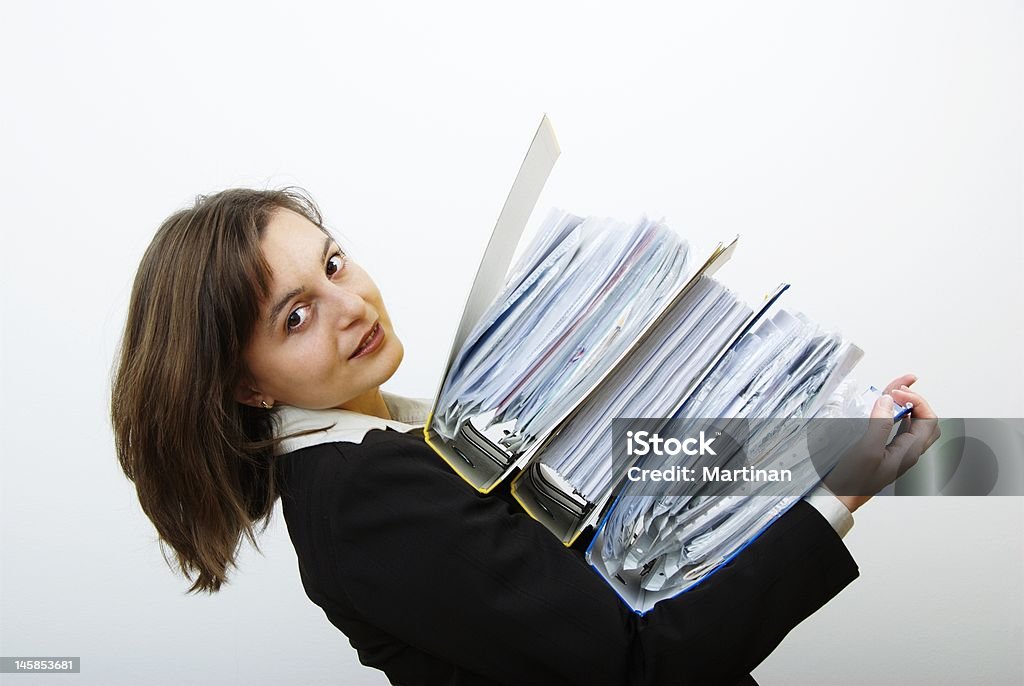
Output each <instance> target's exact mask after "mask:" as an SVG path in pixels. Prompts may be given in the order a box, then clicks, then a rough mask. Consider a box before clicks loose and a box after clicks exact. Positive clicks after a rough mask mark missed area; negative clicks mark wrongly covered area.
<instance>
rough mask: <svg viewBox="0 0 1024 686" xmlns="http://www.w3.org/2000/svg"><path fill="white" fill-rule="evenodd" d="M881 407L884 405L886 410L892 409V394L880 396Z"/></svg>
mask: <svg viewBox="0 0 1024 686" xmlns="http://www.w3.org/2000/svg"><path fill="white" fill-rule="evenodd" d="M882 407H884V408H885V409H887V410H891V409H892V396H891V395H889V394H888V393H886V394H885V395H883V396H882Z"/></svg>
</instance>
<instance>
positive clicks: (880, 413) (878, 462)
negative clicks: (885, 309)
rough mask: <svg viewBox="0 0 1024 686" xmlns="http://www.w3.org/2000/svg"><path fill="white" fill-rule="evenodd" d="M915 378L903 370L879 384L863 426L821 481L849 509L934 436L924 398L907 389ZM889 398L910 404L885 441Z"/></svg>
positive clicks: (935, 426)
mask: <svg viewBox="0 0 1024 686" xmlns="http://www.w3.org/2000/svg"><path fill="white" fill-rule="evenodd" d="M915 381H917V377H916V376H914V375H913V374H905V375H903V376H901V377H899V378H898V379H895V380H893V381H892V382H890V383H889V385H888V386H886V387H885V390H884V391H883V393H882V396H881V397H880V398H879V399H878V400H877V401H876V402H875V405H874V407H873V408H872V409H871V419H870V420H869V422H868V430H867V431H866V432H865V434H864V436H863V437H862V438H861V440H860V441H858V443H857V444H856V445H855V446H854V447H853V448H851V449H850V450H849V451H848V452H847V453H846V454H845V455H844V456H843V457H842V459H840V461H839V463H838V464H837V465H836V467H835V469H833V470H832V471H831V472H830V473H829V475H828V477H826V478H825V485H826V486H827V487H828V488H829V490H831V491H832V492H833V493H835V494H836V497H837V498H838V499H839V501H840V502H842V503H843V504H844V505H846V507H847V509H848V510H850V512H855V511H856V510H857V508H859V507H860V506H861V505H863V504H864V503H866V502H867V501H868V500H870V499H871V496H872V495H874V494H875V493H878V492H879V491H880V490H882V489H883V488H885V487H886V486H888V485H889V484H891V483H892V482H893V481H895V480H896V479H897V478H898V477H899V476H901V475H902V474H903V472H905V471H907V470H908V469H910V468H911V467H913V466H914V465H915V464H916V463H917V459H918V458H919V457H921V453H923V452H924V451H926V450H928V448H929V447H931V445H932V443H934V442H935V441H937V440H938V438H939V421H938V417H937V416H936V415H935V413H934V412H933V411H932V408H931V406H929V405H928V401H927V400H925V399H924V398H923V397H922V396H921V395H920V394H918V393H915V392H913V391H912V390H910V386H912V385H913V383H914V382H915ZM894 400H895V401H896V402H898V403H899V404H900V405H904V404H906V403H908V402H910V403H913V409H912V410H911V414H910V415H908V416H906V417H904V418H903V420H902V423H901V424H900V429H899V431H898V432H897V434H896V436H895V437H894V438H893V439H892V441H891V442H889V444H888V445H886V441H887V440H888V439H889V434H890V433H892V414H893V401H894Z"/></svg>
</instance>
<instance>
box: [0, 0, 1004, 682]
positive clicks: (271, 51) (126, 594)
mask: <svg viewBox="0 0 1024 686" xmlns="http://www.w3.org/2000/svg"><path fill="white" fill-rule="evenodd" d="M366 4H368V3H360V4H359V5H358V6H357V5H355V4H354V3H353V4H352V5H351V6H346V5H344V4H342V3H326V2H325V3H322V4H311V3H305V4H304V3H294V2H287V3H286V2H277V3H273V4H267V3H256V2H246V3H237V4H230V5H228V4H220V3H208V2H203V3H196V2H189V3H182V2H178V3H161V4H155V3H154V4H148V3H128V2H125V3H116V4H115V3H98V2H92V3H71V2H67V3H47V2H20V3H17V4H16V5H15V4H13V3H5V7H4V12H3V15H4V19H3V22H2V28H0V63H2V64H3V68H2V72H0V74H2V76H0V79H2V88H0V98H2V107H0V142H2V148H0V150H2V151H0V157H2V163H0V164H2V168H0V169H2V171H0V173H2V178H0V189H2V191H0V192H2V193H3V218H2V221H0V226H2V231H3V241H2V246H0V250H2V260H3V263H2V271H0V278H2V279H3V289H2V293H3V312H2V314H3V317H2V323H0V326H2V332H3V335H2V350H0V354H2V378H0V403H2V407H0V417H2V426H0V431H2V435H3V438H2V440H0V446H2V447H0V450H2V455H3V472H2V513H0V514H2V517H0V532H2V540H0V543H2V553H0V554H2V568H0V569H2V572H0V574H2V575H0V654H3V655H77V656H81V657H82V673H81V674H79V675H77V676H66V675H65V676H60V677H55V676H54V677H44V676H34V677H27V676H26V677H13V676H10V675H4V676H2V677H0V681H2V682H3V683H5V684H6V683H11V684H15V683H22V682H24V683H31V684H33V685H35V686H38V685H40V684H44V683H61V684H184V683H194V684H284V683H309V684H337V683H346V684H381V683H385V680H384V679H383V677H382V676H381V675H380V674H379V673H377V672H374V671H373V670H370V669H368V668H365V667H362V666H361V665H359V663H358V661H357V658H356V656H355V653H354V652H353V651H352V649H351V648H350V647H349V646H348V643H347V641H346V639H345V638H344V637H343V636H342V635H341V634H340V633H338V632H337V630H335V629H334V627H332V626H331V625H330V624H328V622H327V620H326V618H325V617H324V616H323V614H322V612H321V611H320V610H319V609H318V608H317V607H316V606H314V605H313V604H312V603H310V602H309V600H308V599H307V598H306V597H305V595H304V593H303V591H302V588H301V586H300V582H299V577H298V571H297V568H296V561H295V556H294V552H293V550H292V548H291V544H290V542H289V540H288V537H287V531H286V529H285V528H284V526H283V520H282V519H281V518H280V511H278V512H277V513H276V515H275V518H274V521H273V524H272V526H271V527H270V529H269V530H268V531H267V532H266V533H265V534H264V536H263V538H262V542H263V543H262V545H263V551H264V554H263V555H260V554H258V553H256V552H254V551H253V550H251V549H250V548H246V549H245V552H244V553H243V554H242V556H241V559H240V561H239V564H240V570H238V571H237V572H236V573H235V574H234V576H233V577H232V582H231V584H230V585H229V586H227V587H226V588H225V589H224V590H223V591H222V592H220V593H219V594H217V595H215V596H213V597H187V596H185V595H184V593H183V591H184V589H185V588H186V587H187V583H186V582H185V581H184V580H183V579H180V578H178V577H175V576H173V575H172V573H171V572H170V571H169V570H168V568H167V567H166V566H165V565H164V562H163V560H162V558H161V556H160V553H159V550H158V548H157V545H156V542H155V531H154V530H153V528H152V526H151V525H150V523H149V521H148V520H147V519H146V518H145V517H144V515H143V514H142V512H141V509H140V508H139V506H138V503H137V501H136V500H135V496H134V491H133V489H132V486H131V484H130V483H129V482H128V481H127V480H126V479H125V478H124V476H123V475H122V474H121V473H120V471H119V468H118V466H117V463H116V459H115V456H114V452H113V445H112V437H111V431H110V427H109V421H108V418H107V413H108V403H109V395H108V393H109V375H110V370H111V367H112V364H113V359H114V350H115V347H116V344H117V340H118V337H119V335H120V327H121V326H122V324H123V321H124V316H125V309H126V304H127V298H128V294H129V290H130V285H131V281H132V278H133V275H134V270H135V268H136V266H137V264H138V260H139V259H140V257H141V255H142V252H143V250H144V248H145V247H146V245H147V244H148V242H149V240H150V238H151V237H152V235H153V233H154V231H155V230H156V227H157V226H158V225H159V223H160V222H161V221H162V220H163V219H164V218H165V217H166V216H167V215H168V214H170V213H171V212H172V211H174V210H176V209H178V208H179V207H182V206H184V205H187V204H190V203H191V201H192V200H193V198H194V196H195V195H196V194H199V193H208V192H212V191H215V190H219V189H222V188H226V187H230V186H237V185H250V186H257V187H268V186H271V187H277V186H280V185H284V184H298V185H301V186H303V187H305V188H306V189H308V190H309V191H310V192H311V193H312V194H313V196H314V197H315V198H316V199H317V200H318V202H319V203H320V204H321V206H322V209H323V210H324V212H325V214H326V217H327V220H328V223H329V225H330V226H331V227H333V228H334V229H336V230H337V231H338V233H339V234H340V235H341V236H342V237H343V240H345V241H346V242H347V245H348V246H349V247H350V248H351V249H352V250H353V251H354V252H355V255H356V258H357V259H359V260H361V261H362V263H363V264H364V265H365V266H366V267H367V268H368V269H369V270H370V273H371V274H373V275H374V276H375V278H376V280H377V282H378V284H379V285H380V287H381V289H382V291H383V293H384V295H385V298H386V300H387V302H388V304H389V309H390V311H391V313H392V317H393V319H394V320H395V322H396V326H397V329H398V333H399V334H400V336H401V337H402V339H403V340H404V342H405V344H406V350H407V355H406V359H405V362H404V363H403V366H402V368H401V369H400V370H399V372H398V374H397V375H396V376H395V377H394V379H393V381H392V382H391V383H390V384H389V385H388V386H386V388H388V389H389V390H392V391H394V392H398V393H405V394H411V395H419V396H428V395H431V394H432V393H433V390H434V386H435V384H436V383H437V381H438V377H439V373H440V368H439V366H440V364H441V363H442V361H443V360H444V359H445V356H446V355H447V351H448V345H449V341H450V335H451V332H452V331H453V330H454V326H455V324H456V322H457V320H458V317H459V315H460V314H461V310H462V304H463V298H464V295H465V293H466V292H467V289H468V286H469V283H470V281H471V280H472V277H473V274H474V270H475V267H476V261H477V259H478V258H479V255H480V253H481V251H482V249H483V246H484V245H485V243H486V240H487V237H488V235H489V232H490V230H491V228H492V227H493V223H494V220H495V219H496V217H497V214H498V211H499V209H500V207H501V204H502V202H503V201H504V198H505V194H506V193H507V191H508V188H509V185H510V184H511V182H512V179H513V178H514V176H515V173H516V170H517V169H518V165H519V163H520V161H521V158H522V155H523V154H524V153H525V150H526V147H527V145H528V143H529V140H530V137H531V136H532V135H533V132H534V129H535V127H536V125H537V123H538V121H539V119H540V116H541V114H542V113H544V112H547V113H548V114H549V116H550V117H551V119H552V122H553V124H554V126H555V129H556V132H557V134H558V137H559V141H560V143H561V146H562V149H563V155H562V157H561V159H560V160H559V162H558V164H557V167H556V170H555V173H554V174H553V175H552V177H551V180H550V181H549V183H548V186H547V187H546V189H545V193H544V196H543V197H542V199H541V203H540V205H539V207H540V209H541V210H542V211H546V210H547V208H548V207H550V206H551V205H560V206H562V207H564V208H566V209H568V210H570V211H572V212H574V213H577V214H607V215H614V216H618V217H620V218H624V219H628V218H634V217H636V216H639V214H640V213H642V212H647V213H649V214H651V215H656V216H664V217H665V218H666V220H667V221H668V222H669V224H670V225H672V226H674V227H676V228H677V229H679V230H680V232H682V233H683V234H684V235H686V236H688V237H690V238H691V239H692V240H693V241H694V242H696V243H698V244H701V245H709V244H712V243H713V242H715V241H717V240H722V239H728V238H731V237H732V236H733V235H735V234H737V233H739V234H740V236H741V238H740V245H739V250H738V252H737V254H736V256H735V257H734V259H733V260H732V262H730V263H729V264H728V265H727V267H726V268H725V269H724V270H723V271H722V272H720V276H721V277H722V279H723V280H724V281H726V282H727V283H728V284H730V285H731V286H734V287H736V288H737V289H738V290H740V291H741V292H743V293H744V294H749V295H751V296H752V297H754V298H759V297H760V296H761V295H763V294H764V293H765V292H767V291H769V290H771V289H772V288H773V287H774V286H775V285H776V284H778V283H779V282H780V281H783V280H786V281H788V282H790V283H791V284H793V288H792V289H791V291H790V293H788V294H787V295H786V296H785V298H786V300H785V303H786V305H787V307H790V308H794V309H800V310H802V311H804V312H806V313H807V314H808V315H810V316H811V317H813V318H814V319H816V320H818V321H819V322H821V323H822V324H824V325H826V326H829V327H833V328H837V329H840V330H841V331H842V332H843V333H844V334H845V335H846V336H847V337H849V338H850V339H852V340H854V341H855V342H857V343H858V344H859V345H860V346H861V347H862V348H863V349H864V350H866V351H867V357H866V358H865V360H864V361H863V362H862V363H861V365H860V367H859V368H858V370H857V373H856V375H857V377H858V379H861V380H863V381H864V382H865V383H874V384H876V385H880V384H884V383H885V382H886V381H888V380H889V379H890V378H892V377H894V376H897V375H898V374H901V373H903V372H913V373H916V374H917V375H918V376H919V377H920V379H921V380H920V382H919V389H920V390H921V391H922V392H923V393H924V394H926V396H927V397H928V398H929V399H930V400H931V401H932V403H933V405H934V407H935V408H936V409H937V410H938V411H939V412H940V414H942V415H944V416H948V417H955V416H966V417H982V416H997V417H999V416H1003V417H1006V416H1017V417H1020V416H1024V400H1022V398H1021V395H1020V392H1019V389H1020V388H1021V387H1022V382H1024V368H1022V364H1021V360H1020V350H1021V340H1020V337H1021V334H1022V332H1024V327H1022V324H1024V295H1022V291H1024V289H1022V276H1021V274H1022V268H1024V261H1022V233H1024V219H1022V218H1024V208H1022V198H1024V175H1022V166H1024V163H1022V160H1024V125H1022V122H1024V97H1022V84H1024V40H1022V38H1024V6H1022V4H1021V3H1020V2H953V3H950V2H934V1H928V2H917V3H913V2H898V3H893V2H862V3H820V2H806V3H793V2H773V3H754V2H751V3H735V2H723V3H710V2H709V3H699V4H694V5H690V6H686V7H683V6H680V5H679V4H678V3H671V4H669V5H666V6H662V7H646V6H643V7H638V6H636V5H630V6H629V8H628V9H626V5H625V3H618V4H615V5H608V6H599V5H597V4H595V3H576V4H566V3H559V4H555V3H537V4H529V3H524V2H518V3H508V4H507V6H504V7H500V8H499V7H495V6H492V4H491V3H467V4H464V5H458V6H454V5H453V6H448V5H445V6H443V7H440V6H439V3H417V4H409V5H403V6H399V5H394V4H387V5H384V4H374V6H373V7H372V8H369V9H368V8H367V7H366V6H365V5H366ZM538 214H542V212H538V213H535V217H534V220H536V218H537V215H538ZM158 391H159V389H154V392H158ZM1022 505H1024V503H1022V499H1020V498H1002V499H1000V498H988V499H966V498H949V499H939V498H917V499H912V498H904V499H892V498H888V499H886V498H878V499H876V500H875V501H873V502H872V503H870V504H869V505H868V506H867V507H865V508H864V509H863V510H861V511H859V512H858V513H857V516H856V520H857V524H856V526H855V527H854V529H853V531H852V532H851V533H850V535H849V536H848V537H847V539H846V542H847V544H848V546H849V548H850V550H851V551H852V553H853V555H854V557H855V558H856V560H857V561H858V563H859V565H860V568H861V578H860V579H858V580H857V581H856V582H855V583H854V584H852V585H851V586H850V587H848V588H847V589H846V590H844V591H843V592H842V593H841V594H840V595H839V596H838V597H837V598H836V599H835V600H833V601H832V602H831V603H829V605H827V606H826V607H825V608H824V609H823V610H821V611H820V612H818V613H817V614H816V615H815V616H813V617H812V618H810V619H809V620H808V621H806V622H805V623H804V624H802V625H801V626H800V627H798V628H797V629H796V630H795V631H793V633H792V634H791V635H790V636H789V637H788V638H787V639H786V640H785V642H784V643H783V644H782V646H781V647H780V648H779V649H778V650H776V651H775V653H774V654H773V655H771V656H770V657H769V658H768V660H767V661H766V662H765V663H764V664H763V665H762V666H761V667H760V668H759V669H758V670H757V671H756V672H755V677H756V678H758V679H759V680H760V681H761V683H762V684H823V683H831V684H858V685H863V684H924V683H929V684H961V683H964V684H966V683H984V684H1010V683H1015V684H1016V683H1021V681H1022V679H1024V665H1022V659H1024V658H1022V648H1021V646H1022V645H1024V629H1022V623H1024V592H1022V587H1021V583H1020V580H1021V578H1022V575H1024V543H1022V538H1021V536H1020V530H1021V523H1022V521H1024V516H1022V515H1024V507H1022ZM421 621H424V622H429V621H430V618H429V617H425V618H422V620H421ZM48 678H49V679H51V681H49V682H48V681H47V679H48Z"/></svg>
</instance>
